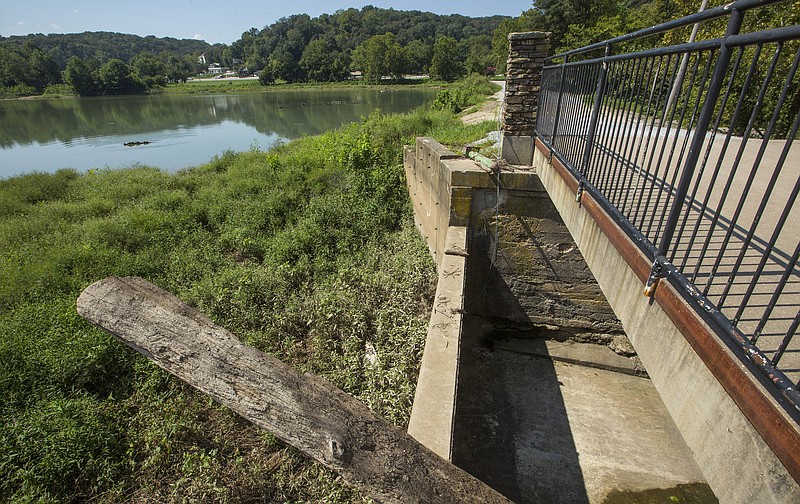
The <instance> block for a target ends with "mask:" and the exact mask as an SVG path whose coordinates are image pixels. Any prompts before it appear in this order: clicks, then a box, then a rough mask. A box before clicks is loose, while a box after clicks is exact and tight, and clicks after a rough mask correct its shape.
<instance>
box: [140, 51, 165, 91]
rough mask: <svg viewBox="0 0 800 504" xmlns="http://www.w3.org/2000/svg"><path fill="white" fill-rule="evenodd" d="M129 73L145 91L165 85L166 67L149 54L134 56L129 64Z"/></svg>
mask: <svg viewBox="0 0 800 504" xmlns="http://www.w3.org/2000/svg"><path fill="white" fill-rule="evenodd" d="M131 72H132V73H133V75H134V77H135V79H137V80H138V81H139V82H141V83H142V84H144V86H145V88H147V89H151V88H154V87H159V86H161V87H163V86H166V85H167V66H166V65H165V64H164V62H163V61H161V60H160V59H158V58H156V57H155V56H153V55H151V54H147V53H142V54H140V55H138V56H136V57H135V58H134V59H133V61H132V62H131Z"/></svg>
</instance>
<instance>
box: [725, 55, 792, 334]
mask: <svg viewBox="0 0 800 504" xmlns="http://www.w3.org/2000/svg"><path fill="white" fill-rule="evenodd" d="M782 47H783V44H781V43H778V48H779V50H778V51H777V52H780V51H781V50H782ZM798 62H800V51H798V52H797V53H796V54H795V57H794V61H793V62H792V67H791V69H790V70H789V74H788V75H787V76H786V82H785V83H784V85H783V89H782V90H781V95H780V97H779V98H778V102H777V103H776V104H775V110H773V112H772V117H771V118H770V122H769V125H768V126H767V131H766V133H765V134H764V139H763V140H762V142H761V146H760V148H759V149H758V154H756V159H755V160H754V161H753V170H752V172H751V177H750V178H751V179H752V180H755V175H756V171H757V170H758V167H759V165H761V161H762V160H763V159H764V152H766V150H767V144H768V143H769V140H770V138H772V134H773V133H774V131H775V125H776V124H777V123H778V117H779V116H780V112H781V108H782V107H783V104H784V103H785V102H786V96H787V95H788V94H789V88H790V87H791V85H792V81H793V80H794V76H795V74H796V73H797V65H798ZM786 150H787V149H786V148H785V146H784V151H786ZM783 154H784V153H783V152H782V153H781V159H779V160H778V164H777V165H776V166H775V169H774V170H773V172H772V177H770V180H769V183H768V184H767V188H766V189H765V191H764V195H763V196H762V197H761V203H759V205H758V210H757V211H756V214H755V215H754V216H753V221H752V223H751V224H750V229H749V231H748V232H747V236H746V237H745V239H744V244H743V245H742V248H741V250H740V251H739V256H738V257H737V258H736V263H735V264H734V266H733V270H732V271H731V274H730V275H729V276H728V283H727V284H726V285H725V288H724V289H723V291H722V294H721V295H720V297H719V299H720V301H719V302H720V306H721V305H722V304H724V303H725V300H726V299H727V297H728V294H730V289H731V286H732V285H733V282H734V280H735V278H736V276H737V275H738V274H739V269H740V268H741V266H742V262H743V261H744V257H745V255H746V254H747V249H748V248H749V247H750V243H751V242H752V241H753V237H754V236H755V234H756V229H757V228H758V225H759V223H760V222H761V216H762V215H763V213H764V210H765V209H766V208H767V203H768V202H769V199H770V198H771V197H772V191H773V190H775V184H777V183H778V177H779V176H780V174H781V170H782V168H783V161H784V160H785V159H786V158H785V157H784V156H783ZM787 154H788V152H787ZM748 190H749V188H748ZM742 200H744V197H743V198H742ZM740 204H741V206H742V207H744V201H741V202H740ZM736 222H738V219H734V221H733V222H732V224H735V223H736ZM765 257H768V255H767V254H766V252H765ZM760 274H761V273H760V272H759V273H758V274H757V275H756V276H757V277H758V276H760ZM750 294H752V293H750ZM749 299H750V296H749V295H747V296H746V297H745V298H744V299H743V300H742V301H741V304H740V308H739V310H737V314H736V316H735V317H734V318H733V323H734V324H738V323H739V319H740V318H741V312H742V311H743V308H742V306H744V305H745V304H746V303H747V301H748V300H749Z"/></svg>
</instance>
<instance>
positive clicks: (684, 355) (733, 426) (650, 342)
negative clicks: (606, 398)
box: [534, 148, 800, 504]
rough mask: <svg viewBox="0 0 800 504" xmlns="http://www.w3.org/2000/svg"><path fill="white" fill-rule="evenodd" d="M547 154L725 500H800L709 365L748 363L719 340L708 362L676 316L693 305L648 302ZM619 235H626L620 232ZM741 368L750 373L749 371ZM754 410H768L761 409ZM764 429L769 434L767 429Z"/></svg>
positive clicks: (551, 184)
mask: <svg viewBox="0 0 800 504" xmlns="http://www.w3.org/2000/svg"><path fill="white" fill-rule="evenodd" d="M547 158H548V156H547V153H546V151H545V150H544V149H543V148H542V149H537V151H536V152H535V155H534V167H535V169H536V171H537V173H538V174H539V177H540V179H541V181H542V184H543V185H544V187H545V188H546V189H547V192H548V193H549V195H550V197H551V198H552V200H553V203H554V204H555V206H556V207H557V208H558V210H559V212H560V214H561V217H562V218H563V221H564V223H565V224H566V226H567V228H569V230H570V233H571V234H572V236H573V237H574V239H575V241H576V243H577V244H578V246H579V247H580V249H581V252H582V253H583V255H584V257H585V258H586V261H587V263H588V264H589V267H590V268H591V270H592V271H593V272H594V275H595V277H596V278H597V280H598V282H599V284H600V287H601V288H602V289H603V292H604V293H605V295H606V297H607V299H608V301H609V303H610V304H611V306H612V307H613V309H614V311H615V313H616V314H617V316H618V317H619V319H620V320H621V321H622V324H623V326H624V328H625V332H626V333H627V335H628V337H629V338H630V340H631V342H632V343H633V345H634V347H635V349H636V351H637V353H638V355H639V357H640V358H641V360H642V363H643V364H644V366H645V368H646V369H647V372H648V374H649V375H650V377H651V379H652V381H653V383H654V384H655V386H656V388H657V390H658V392H659V395H660V396H661V398H662V400H663V401H664V403H665V405H666V407H667V409H668V411H669V412H670V415H671V416H672V418H673V420H674V421H675V423H676V425H677V426H678V429H679V430H680V431H681V434H682V435H683V437H684V439H685V440H686V443H687V444H688V446H689V448H690V449H691V450H692V452H693V454H694V457H695V459H696V461H697V462H698V465H699V466H700V468H701V469H702V471H703V474H704V476H705V477H706V479H707V480H708V483H709V485H711V488H712V489H713V490H714V492H715V494H716V495H717V497H718V498H719V500H720V502H723V503H754V502H759V503H768V502H770V503H772V502H775V503H786V504H788V503H796V502H800V486H798V484H797V482H796V481H795V479H794V478H793V477H792V476H791V474H790V473H789V472H788V471H787V469H786V467H784V465H783V464H782V463H781V461H780V460H779V459H778V457H777V456H776V455H775V453H774V451H773V449H772V448H770V447H769V446H768V445H767V443H766V442H765V440H764V438H763V437H762V435H761V434H760V433H759V432H758V431H757V430H756V429H755V428H754V426H753V424H752V423H751V421H750V420H748V417H747V416H745V414H744V413H743V412H742V410H741V409H740V407H739V406H737V403H736V402H734V400H733V399H732V398H731V396H730V395H729V393H728V392H727V391H726V389H725V388H724V387H723V385H722V384H721V383H720V381H719V380H718V379H717V378H716V377H715V375H714V374H712V372H711V371H710V369H709V367H708V366H709V364H708V362H712V364H713V361H724V362H727V363H728V364H724V365H723V366H722V368H723V369H722V370H723V371H725V367H727V368H728V371H730V367H731V366H740V367H741V366H742V364H741V363H739V364H736V363H738V362H739V361H738V359H737V358H736V357H735V356H733V355H732V354H731V352H730V350H729V349H728V348H727V347H725V346H724V345H722V344H717V347H716V348H715V349H714V351H713V352H712V353H711V354H710V355H709V356H707V358H708V362H707V361H704V359H702V358H701V357H700V356H699V355H698V353H697V352H696V350H695V349H694V348H693V347H692V345H691V344H690V343H689V341H687V337H685V336H684V334H683V333H682V332H681V328H679V327H678V325H677V324H676V320H677V321H679V322H680V321H681V319H682V318H683V319H684V321H685V320H686V319H689V318H691V317H692V316H693V315H692V312H691V310H686V311H685V312H684V313H683V314H682V315H680V314H679V315H677V316H676V315H675V314H674V313H673V314H672V316H670V315H669V314H668V312H667V311H666V310H665V309H664V308H662V306H661V305H660V304H659V302H656V303H651V302H648V298H645V297H644V296H643V295H642V292H643V284H642V280H641V275H642V272H641V271H638V272H637V271H635V270H634V269H633V268H632V267H631V266H630V265H629V263H630V262H631V261H630V258H628V260H626V258H625V257H624V256H623V254H622V253H621V251H620V249H618V248H617V247H615V244H614V243H612V241H611V240H610V239H609V237H608V236H607V234H606V233H605V232H604V230H603V229H601V226H600V225H599V224H598V222H597V221H596V220H595V218H594V217H593V216H592V215H590V212H589V210H587V208H588V207H589V206H590V205H589V204H590V203H591V201H588V200H587V199H586V198H588V196H587V195H586V194H585V193H584V200H583V203H584V204H583V205H578V204H577V203H576V201H575V191H574V187H570V184H568V183H567V181H566V180H565V179H564V178H563V177H562V176H561V174H560V172H558V171H557V169H556V168H555V167H554V166H553V165H551V164H550V163H548V161H547ZM592 207H594V206H592ZM617 240H618V243H621V242H623V240H622V239H621V238H619V237H617ZM633 248H634V249H635V246H634V247H633ZM638 261H639V262H641V259H639V260H638ZM633 262H634V263H636V262H637V261H636V260H634V261H633ZM645 263H646V261H645ZM658 289H659V290H660V294H661V295H662V297H661V298H662V299H664V298H665V296H667V295H668V294H669V295H672V294H674V293H670V292H669V289H671V287H670V286H669V285H667V284H666V283H662V284H661V285H659V287H658ZM693 327H695V329H694V330H693V331H692V332H693V333H699V332H703V331H708V332H709V333H710V332H711V331H710V329H708V328H707V327H706V328H704V327H702V321H698V322H697V323H696V324H695V325H694V326H693ZM684 330H686V329H685V328H684ZM691 336H697V334H692V335H691ZM737 371H738V369H737ZM741 376H749V375H748V374H747V373H746V372H745V373H743V374H742V375H741ZM745 379H746V378H745ZM738 386H739V387H745V386H748V384H739V385H738ZM749 386H752V387H753V388H754V390H756V389H758V387H759V384H757V383H755V381H754V380H753V383H751V384H749ZM760 390H762V392H761V393H760V395H759V396H756V395H754V394H751V395H750V397H749V399H747V400H745V403H746V402H750V401H755V400H758V401H766V402H767V406H765V407H764V408H762V409H767V408H768V407H769V406H770V404H769V403H770V402H771V403H773V404H771V409H772V413H773V414H774V415H775V416H774V417H772V418H771V420H770V419H769V418H768V419H767V421H768V422H771V423H772V425H771V426H767V430H769V429H778V428H781V429H792V428H794V429H796V428H797V425H796V423H795V422H794V421H793V420H791V419H790V418H788V417H786V416H785V413H781V411H782V408H781V407H780V405H778V404H774V400H773V399H771V398H770V397H769V396H768V395H767V394H766V393H765V392H763V389H760ZM743 405H745V406H746V404H744V403H743ZM755 413H756V414H759V413H766V412H764V411H761V410H759V411H756V412H755ZM779 424H781V426H779ZM762 430H763V429H762ZM763 433H764V434H765V435H770V432H767V431H763ZM784 439H785V440H786V441H784V442H779V443H778V444H779V445H780V444H782V443H789V442H791V436H789V435H786V436H785V437H784ZM777 448H778V449H780V450H787V451H789V452H791V451H794V452H795V453H796V450H797V446H796V445H794V446H792V445H787V446H777Z"/></svg>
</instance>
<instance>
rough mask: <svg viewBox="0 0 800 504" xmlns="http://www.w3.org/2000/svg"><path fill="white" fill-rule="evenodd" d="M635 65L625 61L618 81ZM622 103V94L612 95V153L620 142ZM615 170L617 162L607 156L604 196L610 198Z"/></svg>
mask: <svg viewBox="0 0 800 504" xmlns="http://www.w3.org/2000/svg"><path fill="white" fill-rule="evenodd" d="M631 64H633V63H632V62H631V60H628V61H623V62H622V65H620V66H619V67H618V68H619V70H618V72H617V73H618V80H619V78H623V79H624V78H625V75H627V74H628V71H629V68H630V65H631ZM621 101H622V93H619V92H615V93H613V94H612V97H611V103H610V106H609V108H610V110H609V116H610V117H608V119H607V121H608V137H607V140H606V141H607V142H608V149H609V150H611V151H612V152H613V151H614V150H615V149H616V144H617V140H618V138H619V137H618V132H619V116H620V114H619V104H620V102H621ZM615 168H616V160H615V159H614V158H613V157H611V156H607V158H606V166H605V170H604V171H605V174H604V176H603V194H604V195H605V196H606V198H608V192H609V191H610V190H611V184H612V181H613V179H614V175H615Z"/></svg>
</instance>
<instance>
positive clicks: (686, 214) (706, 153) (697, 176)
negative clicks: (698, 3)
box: [667, 59, 730, 262]
mask: <svg viewBox="0 0 800 504" xmlns="http://www.w3.org/2000/svg"><path fill="white" fill-rule="evenodd" d="M710 62H711V60H710V59H709V64H710ZM728 67H730V61H729V63H728ZM708 68H709V65H706V70H708ZM727 71H728V68H726V69H725V74H724V75H723V79H724V77H725V75H726V74H727ZM707 77H708V74H707V73H705V74H704V75H703V81H702V84H703V86H702V87H701V89H700V92H699V93H698V96H700V95H702V92H703V90H704V89H705V82H706V78H707ZM721 91H722V89H721V88H720V92H721ZM717 101H719V95H717ZM698 106H699V100H698V102H697V103H695V108H694V110H693V111H692V118H691V119H690V122H689V123H690V124H694V118H695V117H696V115H697V109H698ZM716 106H717V103H715V104H714V105H713V106H712V108H711V112H712V113H713V111H714V108H715V107H716ZM722 106H724V103H723V105H722ZM722 106H720V114H718V115H717V117H720V115H721V111H722ZM718 125H719V121H716V122H715V123H714V126H713V127H711V128H710V129H711V133H710V135H709V134H708V133H705V134H704V135H703V136H704V137H706V136H708V137H709V138H708V142H705V141H704V143H706V148H705V149H703V153H704V154H703V161H702V162H701V163H700V164H699V166H700V168H699V172H698V167H697V166H698V165H697V162H695V166H694V169H693V170H694V171H695V174H693V175H692V178H694V179H695V190H693V191H692V196H691V197H690V198H687V197H688V193H687V197H684V202H683V204H684V205H685V207H686V210H685V212H683V219H682V222H681V225H680V226H679V227H676V231H677V238H675V236H673V245H672V250H671V252H670V254H669V257H668V258H667V259H668V260H669V261H670V262H675V257H676V255H677V252H678V249H679V248H680V240H681V237H682V236H683V235H684V231H685V229H686V222H687V221H688V219H689V215H690V214H691V211H692V206H693V203H694V195H695V194H696V188H697V186H699V184H700V179H701V177H702V175H703V172H704V171H705V168H706V163H707V162H708V157H709V155H710V152H711V149H712V147H713V145H714V140H715V139H716V137H717V129H716V127H717V126H718ZM709 126H710V123H709ZM695 134H697V133H695ZM688 140H689V138H688V136H687V138H686V142H688ZM686 142H684V145H683V148H682V149H681V157H680V159H681V160H682V159H683V155H684V152H685V149H686ZM701 148H702V145H701ZM699 160H700V158H699V156H698V161H699ZM679 163H680V162H679ZM689 183H690V185H691V179H690V180H689ZM687 189H688V188H687ZM698 222H700V220H698ZM688 253H689V250H688V249H687V251H686V256H684V257H687V256H688Z"/></svg>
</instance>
